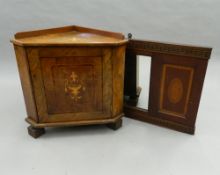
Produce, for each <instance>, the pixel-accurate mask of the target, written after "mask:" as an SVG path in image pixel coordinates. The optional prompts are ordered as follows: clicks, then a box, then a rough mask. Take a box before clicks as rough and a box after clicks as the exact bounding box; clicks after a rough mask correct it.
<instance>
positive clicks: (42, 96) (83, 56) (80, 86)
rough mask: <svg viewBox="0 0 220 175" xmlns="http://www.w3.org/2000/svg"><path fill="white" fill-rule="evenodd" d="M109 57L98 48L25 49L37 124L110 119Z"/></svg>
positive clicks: (110, 73)
mask: <svg viewBox="0 0 220 175" xmlns="http://www.w3.org/2000/svg"><path fill="white" fill-rule="evenodd" d="M109 52H110V50H109ZM110 55H111V54H108V49H107V51H105V52H104V51H103V50H102V49H100V48H71V47H66V48H65V47H63V48H62V47H57V48H54V47H49V48H47V47H42V48H30V49H28V60H29V64H30V70H31V76H32V79H33V85H34V91H35V98H36V104H37V110H38V115H39V119H40V122H66V121H79V120H80V121H83V120H91V119H102V118H110V117H111V104H112V88H111V87H110V86H109V85H111V83H112V77H111V76H112V72H111V71H112V68H111V65H112V64H111V57H110ZM104 78H108V82H107V81H104V80H105V79H104Z"/></svg>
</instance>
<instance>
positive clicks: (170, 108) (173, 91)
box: [159, 64, 194, 118]
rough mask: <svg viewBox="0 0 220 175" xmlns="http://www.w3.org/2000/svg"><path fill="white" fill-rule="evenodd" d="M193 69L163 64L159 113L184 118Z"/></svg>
mask: <svg viewBox="0 0 220 175" xmlns="http://www.w3.org/2000/svg"><path fill="white" fill-rule="evenodd" d="M193 72H194V70H193V68H191V67H185V66H178V65H172V64H164V65H163V69H162V79H161V89H160V104H159V107H160V112H161V113H164V114H168V115H171V116H175V117H181V118H185V117H186V116H185V115H186V113H187V108H188V104H189V96H190V92H191V86H192V78H193Z"/></svg>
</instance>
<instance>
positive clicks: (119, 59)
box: [113, 46, 125, 116]
mask: <svg viewBox="0 0 220 175" xmlns="http://www.w3.org/2000/svg"><path fill="white" fill-rule="evenodd" d="M124 68H125V46H121V47H118V48H115V49H114V50H113V116H117V115H121V114H122V113H123V94H124Z"/></svg>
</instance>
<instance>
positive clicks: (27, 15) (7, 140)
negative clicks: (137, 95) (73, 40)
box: [0, 0, 220, 175]
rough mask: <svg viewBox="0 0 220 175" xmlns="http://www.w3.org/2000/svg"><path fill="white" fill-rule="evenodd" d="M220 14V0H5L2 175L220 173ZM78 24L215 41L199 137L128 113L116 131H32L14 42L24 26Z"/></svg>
mask: <svg viewBox="0 0 220 175" xmlns="http://www.w3.org/2000/svg"><path fill="white" fill-rule="evenodd" d="M219 18H220V1H219V0H197V1H196V0H109V1H107V0H88V1H86V0H0V88H1V91H0V114H1V115H0V174H2V175H12V174H17V175H20V174H21V175H26V174H27V175H29V174H33V175H36V174H39V175H42V174H53V175H56V174H57V175H62V174H63V175H67V174H71V175H87V174H94V175H108V174H109V175H112V174H114V175H117V174H118V175H123V174H126V175H134V174H137V175H142V174H143V175H146V174H150V175H151V174H152V175H186V174H187V175H191V174H192V175H198V174H199V175H202V174H204V175H207V174H212V175H219V174H220V168H219V162H220V140H219V138H220V127H219V123H220V117H219V105H220V98H219V96H220V95H219V92H220V91H219V90H220V80H219V75H220V61H219V57H220V19H219ZM72 24H76V25H82V26H88V27H94V28H100V29H106V30H111V31H116V32H122V33H124V34H127V33H128V32H131V33H132V34H133V37H134V38H141V39H148V40H156V41H168V42H175V43H182V44H195V45H204V46H211V47H213V48H214V50H213V54H212V57H211V60H210V62H209V66H208V71H207V76H206V80H205V85H204V89H203V95H202V99H201V104H200V108H199V113H198V120H197V129H196V135H194V136H191V135H187V134H183V133H179V132H175V131H172V130H169V129H165V128H161V127H156V126H153V125H150V124H146V123H143V122H139V121H135V120H131V119H127V118H124V119H123V121H124V126H123V127H122V128H121V129H120V130H118V131H116V132H113V131H111V130H109V129H108V128H105V127H104V126H95V127H93V126H91V127H82V128H81V127H79V128H65V129H50V130H49V131H48V132H47V133H46V134H45V135H44V136H42V137H41V138H39V139H38V140H34V139H32V138H31V137H29V136H28V135H27V131H26V127H27V124H26V123H25V122H24V118H25V117H26V113H25V108H24V102H23V95H22V90H21V86H20V80H19V77H18V71H17V66H16V61H15V55H14V51H13V47H12V44H11V43H9V40H10V38H12V37H13V34H14V33H16V32H18V31H24V30H32V29H38V28H50V27H59V26H64V25H72Z"/></svg>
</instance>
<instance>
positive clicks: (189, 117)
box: [124, 40, 211, 134]
mask: <svg viewBox="0 0 220 175" xmlns="http://www.w3.org/2000/svg"><path fill="white" fill-rule="evenodd" d="M126 52H127V54H126V55H127V57H126V68H125V69H126V71H125V72H126V74H125V86H127V87H125V90H126V91H125V95H127V96H131V97H132V96H133V95H134V94H137V92H134V91H136V89H137V83H136V80H135V79H130V78H129V77H130V76H131V75H129V74H132V75H133V77H136V74H137V70H136V68H133V65H134V64H133V65H132V64H130V62H131V61H130V60H132V61H133V62H134V58H135V59H136V58H137V55H145V56H151V73H150V89H149V99H146V100H148V110H146V109H141V108H138V107H137V106H135V104H134V103H129V100H128V101H127V102H125V106H124V110H125V116H127V117H131V118H134V119H138V120H142V121H146V122H150V123H153V124H157V125H161V126H165V127H169V128H172V129H175V130H178V131H182V132H187V133H191V134H193V133H194V130H195V121H196V116H197V111H198V107H199V101H200V96H201V92H202V87H203V81H204V77H205V73H206V67H207V62H208V59H209V57H210V54H211V48H204V47H196V46H183V45H175V44H166V43H158V42H152V41H141V40H130V42H129V45H128V47H127V51H126ZM134 55H136V57H134ZM135 66H136V65H135ZM137 98H138V96H137ZM137 100H138V99H137ZM137 100H136V101H137Z"/></svg>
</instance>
